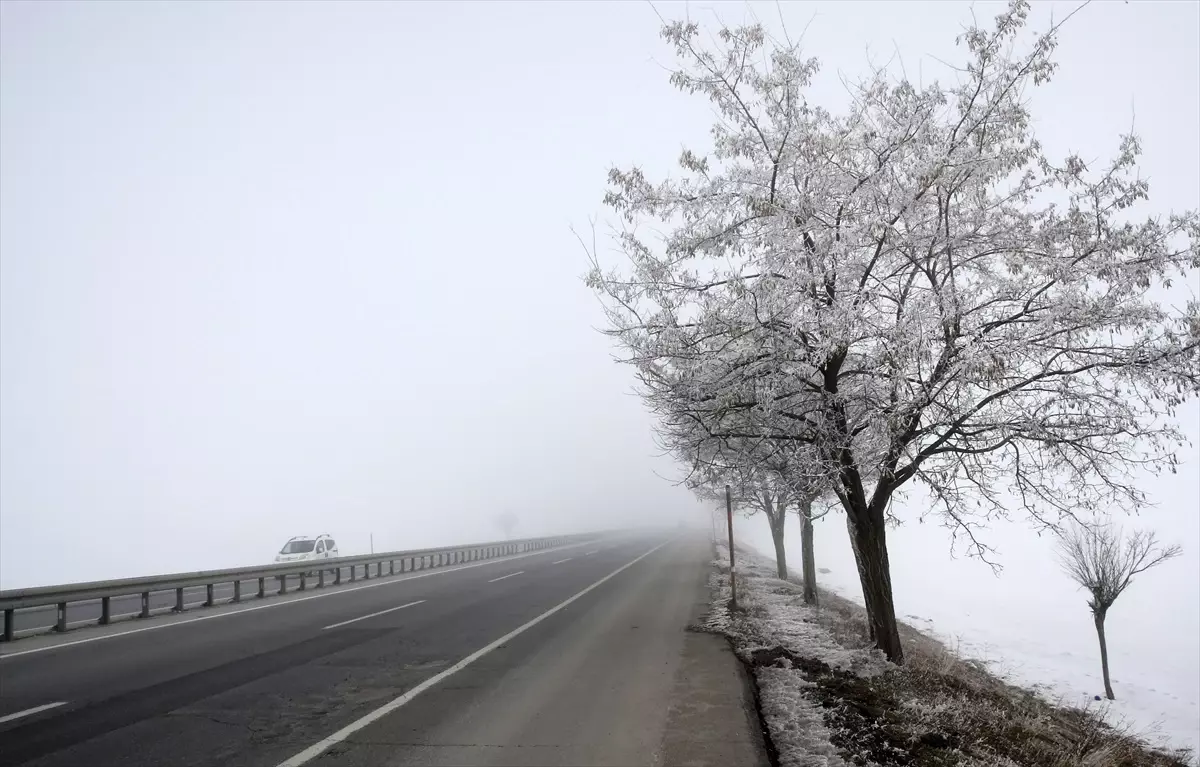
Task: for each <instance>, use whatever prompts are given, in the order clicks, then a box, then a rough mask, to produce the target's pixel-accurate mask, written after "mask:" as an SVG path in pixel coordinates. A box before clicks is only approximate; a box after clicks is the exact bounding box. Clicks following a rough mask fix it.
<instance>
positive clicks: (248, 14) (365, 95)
mask: <svg viewBox="0 0 1200 767" xmlns="http://www.w3.org/2000/svg"><path fill="white" fill-rule="evenodd" d="M655 7H656V8H657V9H658V12H660V13H662V14H663V15H664V16H668V17H672V16H679V15H681V14H683V13H685V12H689V13H691V14H692V16H693V18H696V19H697V20H700V21H702V22H710V21H712V20H713V19H714V16H715V15H719V16H720V17H721V18H723V19H725V20H727V21H740V20H743V19H745V18H747V17H748V14H749V13H751V12H753V13H756V14H757V15H758V16H759V17H761V19H762V20H763V21H764V22H766V23H767V24H768V26H772V27H774V28H778V26H779V24H780V19H781V18H782V20H783V23H785V24H786V26H787V28H788V30H789V32H791V33H792V34H793V36H797V35H798V34H799V33H800V32H801V31H802V30H804V29H805V28H806V27H807V32H806V33H805V38H804V39H805V44H806V48H807V49H808V52H809V53H810V54H812V55H816V56H819V57H820V58H821V59H822V60H823V61H824V74H823V75H822V76H821V77H820V78H819V80H818V82H817V83H816V85H815V87H814V90H813V95H812V98H813V100H815V101H817V102H823V103H827V104H829V105H836V104H837V103H838V102H839V100H840V99H842V98H844V93H843V92H842V89H841V86H840V84H839V83H838V77H837V73H838V72H839V71H842V72H846V73H848V74H851V75H853V74H857V73H861V72H862V71H863V69H864V66H865V64H866V62H867V61H868V60H869V59H871V58H874V59H875V60H877V61H880V62H882V61H884V60H886V59H888V58H890V57H892V55H893V54H894V53H895V52H896V51H899V52H900V54H901V55H902V57H903V61H904V64H905V67H906V69H907V71H908V72H909V75H910V76H911V77H913V79H917V78H918V77H922V78H925V79H926V80H928V79H932V78H933V77H937V76H943V77H944V76H945V69H944V67H943V66H942V65H941V64H938V62H937V60H936V59H943V60H954V59H955V57H956V56H957V55H958V54H956V50H955V48H954V36H955V34H956V33H957V32H958V30H959V28H960V26H961V24H962V23H963V22H964V21H966V20H968V19H969V13H970V7H969V5H968V4H966V3H953V2H933V3H926V4H919V3H904V2H883V3H847V2H795V3H784V4H782V5H778V6H777V5H776V4H774V3H766V4H761V5H757V4H751V5H747V4H745V3H729V4H719V3H691V4H690V6H684V5H683V4H671V3H658V4H656V6H655ZM1072 7H1074V6H1073V4H1062V5H1055V6H1053V7H1052V6H1051V5H1041V6H1038V8H1037V13H1036V14H1035V16H1036V17H1037V19H1038V20H1039V21H1043V22H1044V21H1045V20H1047V19H1048V18H1049V14H1050V11H1051V10H1052V9H1053V10H1054V12H1055V13H1056V14H1058V15H1059V16H1060V17H1061V16H1062V15H1064V14H1065V13H1066V12H1067V11H1068V10H1069V9H1070V8H1072ZM976 8H977V12H978V13H979V15H980V16H981V17H982V16H986V17H990V16H992V15H994V13H995V12H996V11H997V10H998V6H995V5H993V4H987V3H978V4H976ZM1197 8H1198V6H1197V4H1195V3H1185V2H1178V3H1167V2H1161V3H1154V2H1144V1H1142V2H1135V3H1129V4H1126V3H1117V2H1108V3H1096V4H1093V5H1092V6H1091V7H1089V8H1088V9H1086V10H1085V11H1084V12H1083V13H1081V14H1079V15H1078V16H1076V17H1075V19H1073V20H1072V22H1071V24H1070V26H1069V28H1068V29H1067V30H1066V31H1065V33H1064V36H1063V43H1062V46H1061V55H1060V56H1059V61H1060V62H1061V63H1062V69H1061V70H1060V74H1059V76H1058V77H1057V78H1056V80H1055V82H1054V84H1053V85H1052V86H1050V87H1049V88H1047V89H1045V90H1044V91H1042V92H1039V93H1037V94H1035V96H1034V104H1035V108H1036V115H1037V116H1038V118H1039V124H1038V127H1037V130H1038V133H1039V136H1040V137H1041V138H1042V140H1043V142H1044V143H1045V144H1046V145H1047V147H1048V148H1049V149H1051V150H1052V151H1066V150H1067V149H1075V150H1078V151H1080V152H1081V154H1082V155H1083V156H1084V157H1085V158H1099V157H1104V156H1106V155H1108V154H1110V152H1111V150H1112V148H1113V147H1114V146H1115V140H1116V136H1117V134H1118V133H1119V132H1121V131H1123V130H1126V129H1127V128H1128V127H1129V125H1130V123H1131V121H1132V120H1133V119H1134V114H1135V112H1136V125H1137V129H1138V131H1139V132H1140V133H1141V134H1142V136H1143V138H1144V141H1145V148H1146V155H1145V158H1144V162H1143V168H1144V169H1145V172H1146V174H1147V175H1148V176H1149V177H1150V179H1151V181H1152V183H1153V189H1152V198H1153V200H1154V201H1155V208H1156V209H1162V210H1165V209H1167V208H1170V207H1175V208H1188V207H1196V206H1197V205H1200V192H1198V190H1197V185H1198V175H1200V174H1198V170H1197V169H1198V166H1200V157H1198V154H1197V151H1198V150H1197V137H1198V136H1200V117H1198V112H1200V106H1198V100H1197V99H1198V96H1197V94H1198V93H1200V81H1198V79H1197V71H1198V70H1200V62H1198V56H1197V39H1198V34H1197V24H1198V16H1197ZM0 22H2V23H0V426H2V429H0V585H3V586H4V587H16V586H22V585H31V584H41V583H49V582H61V581H65V580H77V579H90V578H101V577H112V576H118V575H135V574H144V573H147V572H155V571H165V570H184V569H192V568H199V567H216V566H223V565H234V564H241V563H250V562H259V561H263V560H266V559H269V558H270V557H271V556H272V555H273V554H274V553H275V551H276V550H277V549H278V548H279V546H280V545H282V543H283V541H284V540H286V539H287V538H288V537H290V536H293V535H298V534H315V533H318V532H329V533H331V534H333V535H335V536H336V537H338V538H339V539H340V540H341V541H342V543H343V553H352V551H350V550H363V549H365V548H366V546H367V545H368V540H369V537H368V536H369V535H370V534H372V533H373V534H374V537H375V545H376V548H377V549H381V548H401V547H411V546H418V545H426V544H436V543H441V542H449V541H453V540H461V539H462V538H464V537H469V538H491V537H495V536H497V535H499V531H498V530H497V529H496V526H495V525H494V523H493V521H492V520H493V519H494V517H495V516H496V514H497V513H498V512H499V511H500V510H502V509H511V510H514V511H516V512H517V514H518V515H519V516H520V519H521V522H522V526H521V529H520V530H521V532H523V533H525V534H540V533H549V532H557V531H560V530H572V529H582V528H589V527H602V526H616V525H622V524H627V523H630V522H631V521H634V520H639V519H643V520H644V519H649V520H662V521H670V522H673V521H674V520H675V519H677V518H679V517H680V516H681V515H688V514H694V513H695V505H694V503H693V502H692V500H691V499H690V496H689V495H688V493H687V492H686V491H684V490H682V489H680V488H677V487H673V486H672V484H671V483H670V482H669V481H666V480H665V479H662V478H661V477H660V476H659V475H663V476H667V475H671V474H672V473H673V468H672V465H671V464H670V463H669V462H667V461H665V460H663V459H659V458H655V455H656V454H657V449H656V448H655V445H654V443H653V441H652V439H651V436H650V420H649V418H648V416H646V415H645V414H644V413H643V412H642V409H641V407H640V405H639V403H638V401H637V399H636V398H634V397H633V396H632V395H631V394H630V389H631V384H632V379H631V376H630V372H629V371H628V370H627V369H625V368H623V367H620V366H617V365H615V364H613V363H612V361H611V359H610V354H611V349H610V346H609V343H608V341H607V340H606V339H604V338H603V337H602V336H601V335H600V334H598V333H597V332H596V331H595V329H594V328H596V327H598V326H599V325H600V323H601V321H602V317H601V314H600V312H599V308H598V305H597V303H596V301H595V300H594V299H593V298H592V296H591V295H590V294H589V293H588V291H587V290H586V288H585V287H584V286H583V284H582V283H581V281H580V279H579V278H580V275H581V274H582V273H583V271H584V269H585V266H586V264H585V260H584V254H583V252H582V250H581V249H580V247H579V245H578V243H577V242H576V241H575V239H574V237H573V235H572V234H571V231H570V227H571V226H572V225H574V226H576V227H580V228H585V229H586V228H587V226H588V219H589V217H590V216H597V215H598V216H600V217H601V218H602V220H603V217H604V216H605V215H606V212H605V211H604V210H603V209H602V207H601V205H600V199H601V196H602V194H603V191H604V183H605V173H606V170H607V168H608V167H609V166H610V165H611V164H613V163H616V164H619V165H623V166H625V165H629V164H633V163H636V164H640V165H642V166H643V167H644V168H646V170H647V172H648V174H650V175H652V176H653V175H655V174H659V173H662V172H665V171H666V170H668V169H669V168H670V166H671V165H672V163H673V162H674V160H675V158H676V157H677V156H678V154H679V149H680V146H681V145H682V144H684V143H687V144H690V145H692V146H695V147H698V148H703V147H705V146H706V142H705V139H706V136H707V130H708V127H709V124H710V122H711V112H710V110H709V108H708V106H707V104H706V103H705V102H704V101H703V100H701V99H698V98H695V97H687V96H684V95H681V94H678V93H677V92H676V91H674V90H673V89H672V88H671V86H670V85H669V83H668V82H667V73H666V71H665V69H664V65H666V64H668V63H669V62H670V53H669V50H668V48H667V47H666V46H665V45H664V44H663V43H662V42H661V40H660V39H659V37H658V28H659V21H658V18H657V16H656V15H655V10H654V8H652V7H651V6H650V5H649V4H646V3H641V2H596V3H587V2H578V1H572V2H531V3H507V2H488V3H454V2H438V3H417V2H403V3H400V2H397V3H384V2H371V3H361V4H355V3H349V2H339V3H336V4H332V3H330V4H325V3H317V2H307V3H283V2H270V3H190V4H184V3H172V4H168V3H149V2H136V3H128V4H115V3H105V2H98V1H92V2H86V3H68V2H53V3H19V2H11V1H6V2H4V3H2V4H0ZM1190 289H1191V290H1193V291H1194V290H1195V287H1194V286H1192V287H1191V288H1190ZM1187 412H1188V415H1187V417H1188V418H1192V419H1193V420H1194V418H1195V416H1196V410H1195V409H1194V408H1192V409H1190V410H1189V411H1187ZM1193 432H1195V429H1193ZM1185 460H1186V461H1187V464H1186V468H1187V471H1188V472H1189V473H1188V474H1185V475H1184V476H1186V477H1188V481H1190V482H1191V484H1188V482H1184V481H1179V482H1176V483H1175V484H1174V485H1171V486H1169V488H1168V490H1167V491H1166V492H1167V495H1166V496H1162V494H1161V493H1160V494H1159V495H1160V497H1158V500H1160V501H1163V502H1165V503H1167V504H1168V505H1169V506H1170V507H1171V508H1170V512H1171V513H1170V514H1169V515H1164V519H1165V520H1166V521H1164V522H1163V525H1164V526H1165V529H1166V530H1167V531H1168V532H1176V531H1177V530H1176V529H1175V528H1172V527H1171V524H1172V522H1171V521H1170V519H1167V517H1175V516H1186V517H1188V518H1195V517H1196V516H1197V515H1198V514H1200V508H1198V507H1200V500H1198V499H1197V492H1196V489H1195V483H1194V479H1195V477H1196V476H1197V475H1198V474H1200V464H1198V461H1197V457H1196V452H1195V450H1194V449H1191V450H1190V451H1189V452H1186V453H1185ZM1181 479H1182V478H1181ZM1192 529H1194V527H1192V528H1189V527H1182V528H1178V531H1182V532H1187V531H1189V530H1192ZM1183 542H1184V543H1185V545H1186V544H1189V543H1190V544H1192V546H1193V549H1192V550H1193V551H1194V550H1195V545H1196V541H1195V539H1194V538H1193V539H1192V540H1190V541H1187V540H1185V541H1183ZM1193 561H1195V560H1193Z"/></svg>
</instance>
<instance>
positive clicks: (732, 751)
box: [0, 534, 765, 767]
mask: <svg viewBox="0 0 1200 767" xmlns="http://www.w3.org/2000/svg"><path fill="white" fill-rule="evenodd" d="M709 558H710V555H709V549H708V544H707V542H706V541H704V540H703V539H697V538H688V537H677V538H671V537H667V536H666V535H658V536H657V537H656V536H654V535H648V534H647V535H636V536H622V537H609V538H604V539H600V540H597V541H595V542H594V543H588V544H585V545H576V546H571V547H563V548H560V549H552V550H547V551H540V552H535V553H531V554H525V555H520V556H516V557H509V558H505V559H500V560H490V561H486V562H480V563H471V564H468V565H465V566H458V567H450V568H444V569H437V570H430V571H428V572H426V573H420V572H418V573H415V574H409V575H404V576H394V577H388V578H383V579H378V580H372V581H369V582H359V583H357V584H346V585H343V586H341V587H337V588H334V589H326V590H322V591H321V592H319V593H316V594H313V593H311V592H310V593H309V594H308V595H291V596H286V597H277V598H275V599H272V600H266V601H264V602H260V603H257V605H254V604H253V603H251V605H249V606H248V605H239V606H229V607H218V608H211V609H209V610H205V611H200V612H198V613H196V614H189V613H184V614H183V615H178V616H168V617H163V618H156V619H151V620H150V621H147V622H138V623H135V624H129V623H126V624H119V625H114V626H108V627H103V628H100V627H97V628H86V629H81V630H79V631H76V632H72V633H70V634H67V635H63V636H55V637H38V638H33V639H26V640H20V641H18V642H17V643H14V644H13V645H12V646H11V647H5V648H3V649H4V650H5V651H6V653H7V654H4V655H0V766H7V765H17V764H24V765H36V766H37V767H52V766H53V767H67V766H68V765H70V766H72V767H74V766H76V765H83V764H86V765H118V764H119V765H123V766H124V767H142V766H145V767H150V766H151V765H153V766H154V767H158V765H166V764H169V765H221V766H222V767H232V766H233V765H246V767H275V766H276V765H284V764H288V765H293V767H299V765H302V764H312V765H321V766H322V767H324V766H326V765H347V766H358V765H362V766H363V767H366V765H372V766H373V765H400V764H404V765H521V766H522V767H529V766H531V765H575V764H577V765H602V764H608V765H642V764H644V765H658V764H665V765H671V764H679V765H683V764H692V765H706V764H708V765H739V764H745V765H755V766H756V767H757V765H763V764H765V756H764V755H763V752H762V747H761V743H760V739H759V735H758V730H759V728H758V725H757V720H756V717H755V716H754V713H753V711H752V707H751V704H750V703H749V701H748V698H747V695H746V691H745V688H744V680H743V679H742V677H741V670H740V667H739V666H738V664H737V661H736V660H735V659H734V658H733V657H732V655H731V654H730V653H729V651H728V648H727V647H725V646H724V643H723V641H722V640H720V639H719V638H718V637H714V636H712V635H708V634H701V633H695V632H688V631H686V630H685V628H686V626H687V625H688V624H689V623H690V622H693V621H695V620H697V619H698V617H699V614H700V612H701V611H702V609H703V607H704V603H705V601H706V599H707V589H706V578H707V574H708V560H709Z"/></svg>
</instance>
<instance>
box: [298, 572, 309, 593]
mask: <svg viewBox="0 0 1200 767" xmlns="http://www.w3.org/2000/svg"><path fill="white" fill-rule="evenodd" d="M307 589H308V573H300V590H301V591H306V590H307Z"/></svg>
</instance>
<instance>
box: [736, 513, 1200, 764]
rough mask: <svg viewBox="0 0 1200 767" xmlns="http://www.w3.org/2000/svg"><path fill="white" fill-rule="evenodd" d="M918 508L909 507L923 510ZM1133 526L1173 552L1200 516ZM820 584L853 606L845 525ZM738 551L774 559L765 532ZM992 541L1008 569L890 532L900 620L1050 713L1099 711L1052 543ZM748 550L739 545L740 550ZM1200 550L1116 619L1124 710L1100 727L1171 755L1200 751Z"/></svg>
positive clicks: (1142, 590)
mask: <svg viewBox="0 0 1200 767" xmlns="http://www.w3.org/2000/svg"><path fill="white" fill-rule="evenodd" d="M917 506H919V504H917V503H914V504H912V506H911V508H916V507H917ZM791 516H792V517H793V518H792V519H789V521H788V525H789V527H788V536H790V539H789V542H788V554H789V557H790V559H789V562H790V564H791V565H793V569H796V568H797V567H798V566H799V562H800V545H799V524H798V523H797V522H795V519H794V517H795V515H791ZM1130 525H1131V526H1136V527H1148V528H1151V529H1156V530H1158V531H1160V533H1162V534H1163V535H1164V537H1166V538H1167V539H1168V540H1171V541H1183V542H1187V541H1189V540H1196V539H1197V537H1198V536H1200V523H1198V521H1197V515H1188V514H1185V513H1182V512H1179V513H1176V512H1175V511H1172V512H1171V513H1167V511H1165V510H1151V511H1149V512H1147V513H1145V514H1144V515H1143V517H1142V518H1140V519H1138V520H1136V521H1135V522H1131V523H1130ZM815 527H816V558H817V566H818V568H820V574H819V575H818V577H817V580H818V584H819V585H820V586H821V587H823V588H825V589H827V590H829V591H832V592H833V593H835V594H837V595H839V596H841V597H843V598H845V599H846V600H847V601H850V602H853V603H854V604H856V605H859V606H861V605H862V591H861V588H860V587H859V584H858V573H857V570H856V569H855V565H854V557H853V553H852V552H851V551H850V546H849V543H848V541H847V536H846V528H845V523H844V519H843V518H842V517H840V515H830V518H827V519H824V520H821V521H820V522H818V523H817V524H816V526H815ZM735 530H736V534H737V535H738V537H739V541H741V542H742V543H748V544H750V545H751V546H753V547H755V548H757V549H758V550H759V551H770V550H771V539H770V535H769V532H768V530H767V525H766V523H765V522H764V521H763V520H762V519H760V518H753V517H752V518H742V517H738V518H736V523H735ZM985 538H986V540H988V542H990V543H991V544H993V545H995V546H996V547H997V548H998V549H999V551H1000V552H1001V553H1000V554H998V555H997V557H996V558H997V560H998V561H999V562H1000V563H1001V564H1002V565H1004V568H1003V570H1002V571H1001V572H999V573H996V572H993V570H992V569H991V568H990V567H988V566H987V565H985V564H984V563H982V562H980V561H978V560H975V559H969V558H966V557H961V556H960V557H958V558H953V557H951V556H950V552H949V546H948V539H947V537H946V534H945V531H944V530H942V528H940V527H938V526H937V525H932V524H924V525H922V524H912V523H910V524H905V525H903V526H901V527H898V528H892V529H889V531H888V543H889V549H890V551H889V554H890V556H891V565H892V585H893V587H894V590H895V599H896V612H897V615H898V617H899V618H900V619H901V620H902V621H905V622H907V623H908V624H909V625H911V626H913V627H914V628H915V629H918V630H919V631H920V632H921V633H922V634H925V635H927V636H931V637H933V638H935V639H937V640H938V641H940V642H943V643H944V644H946V645H947V646H949V647H951V648H952V649H953V651H954V653H955V654H956V655H958V656H960V657H964V658H969V659H971V660H972V661H976V662H979V663H982V664H984V665H985V666H986V668H987V670H988V671H989V672H990V673H991V674H993V675H995V676H997V677H999V678H1000V679H1002V680H1004V681H1006V682H1008V683H1010V684H1013V685H1016V686H1019V687H1023V688H1027V689H1031V690H1034V691H1036V692H1038V693H1039V694H1040V695H1042V697H1043V698H1044V699H1046V700H1047V701H1049V702H1051V703H1066V704H1069V705H1073V706H1081V707H1082V706H1093V707H1095V706H1098V705H1099V704H1097V703H1096V702H1095V700H1094V697H1095V696H1096V695H1097V694H1103V692H1104V686H1103V682H1102V680H1101V676H1100V658H1099V649H1098V647H1097V643H1096V632H1095V629H1094V628H1093V626H1092V620H1091V614H1090V613H1089V611H1088V608H1087V604H1086V594H1084V593H1083V592H1081V591H1080V590H1079V589H1078V588H1077V587H1076V585H1075V584H1074V583H1072V582H1071V581H1070V580H1069V579H1068V578H1066V576H1064V575H1063V574H1062V573H1061V572H1060V569H1059V566H1058V563H1057V562H1056V560H1055V552H1054V546H1053V540H1052V539H1051V538H1050V537H1049V536H1041V537H1039V536H1036V535H1034V534H1033V533H1031V532H1030V530H1029V529H1028V528H1027V527H1026V526H1024V525H1021V524H1019V523H1015V522H1014V523H1005V522H1001V521H996V522H993V523H990V524H989V526H988V529H987V530H986V531H985ZM741 545H742V544H741V543H739V548H740V546H741ZM1198 554H1200V550H1198V549H1196V548H1195V547H1194V546H1192V547H1187V546H1185V550H1184V557H1183V558H1181V559H1180V561H1178V562H1172V563H1170V564H1169V565H1167V566H1164V567H1163V568H1161V569H1160V570H1155V571H1151V572H1148V573H1145V574H1143V575H1141V576H1139V577H1138V579H1137V580H1136V581H1135V582H1134V584H1133V586H1132V587H1131V588H1130V590H1129V593H1127V594H1126V595H1124V596H1122V598H1121V600H1119V601H1118V602H1117V604H1116V605H1115V607H1114V609H1113V610H1112V611H1111V612H1110V614H1109V620H1108V649H1109V657H1110V663H1111V667H1112V674H1113V687H1114V688H1115V690H1116V695H1117V699H1116V700H1115V701H1113V702H1111V703H1107V702H1106V703H1104V704H1103V708H1104V710H1105V716H1106V717H1107V718H1108V719H1109V720H1111V721H1114V722H1119V723H1121V724H1122V725H1124V726H1126V727H1128V728H1129V729H1130V730H1131V731H1133V732H1136V733H1137V734H1138V735H1139V737H1142V738H1144V739H1146V740H1147V741H1149V742H1150V743H1152V744H1154V745H1157V746H1161V747H1164V748H1170V747H1175V748H1190V749H1192V750H1193V751H1196V750H1197V749H1198V748H1200V706H1198V703H1200V618H1198V615H1200V609H1198V605H1200V556H1198Z"/></svg>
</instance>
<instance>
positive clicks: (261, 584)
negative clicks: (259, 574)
mask: <svg viewBox="0 0 1200 767" xmlns="http://www.w3.org/2000/svg"><path fill="white" fill-rule="evenodd" d="M266 595H267V579H266V578H259V579H258V598H259V599H262V598H263V597H265V596H266Z"/></svg>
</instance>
